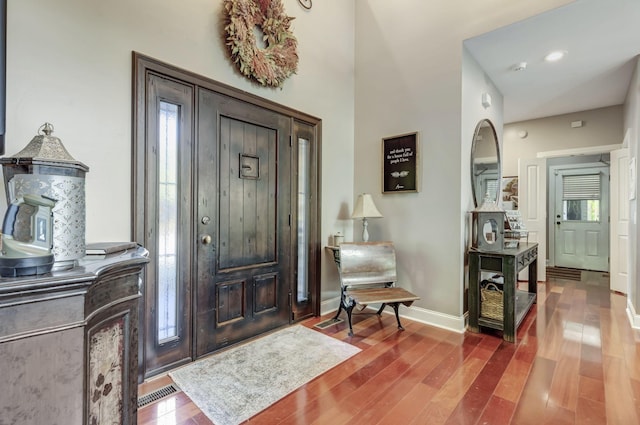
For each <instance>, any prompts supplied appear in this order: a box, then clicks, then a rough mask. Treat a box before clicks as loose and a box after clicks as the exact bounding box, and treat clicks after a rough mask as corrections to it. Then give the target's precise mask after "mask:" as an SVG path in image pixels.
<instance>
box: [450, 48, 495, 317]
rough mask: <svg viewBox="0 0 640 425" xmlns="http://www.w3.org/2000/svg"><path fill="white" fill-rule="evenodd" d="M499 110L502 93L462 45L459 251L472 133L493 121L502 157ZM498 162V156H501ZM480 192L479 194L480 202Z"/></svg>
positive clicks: (469, 198) (467, 227)
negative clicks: (488, 101)
mask: <svg viewBox="0 0 640 425" xmlns="http://www.w3.org/2000/svg"><path fill="white" fill-rule="evenodd" d="M483 93H487V94H489V96H490V97H491V106H490V107H488V108H486V107H484V106H483V105H482V95H483ZM503 110H504V102H503V97H502V93H500V91H499V90H498V89H497V88H496V86H495V84H494V83H493V81H491V79H490V78H489V76H488V75H487V74H486V73H485V72H484V70H483V69H482V68H481V67H480V65H479V64H478V62H476V60H475V59H474V58H473V56H471V54H470V53H469V52H468V50H467V49H466V48H464V49H463V52H462V114H461V122H462V126H461V133H462V135H461V142H460V143H461V147H462V149H461V155H460V178H461V181H460V186H461V197H460V200H461V205H460V208H461V211H462V212H463V214H461V217H460V220H461V222H460V226H461V228H462V229H464V230H463V234H462V245H461V246H460V252H463V253H464V252H465V251H466V250H467V248H468V247H469V246H470V245H471V244H470V241H469V238H470V237H471V214H469V211H472V210H473V209H474V208H475V204H474V202H473V190H472V187H471V148H472V144H473V143H472V142H473V136H474V134H475V129H476V125H477V124H478V122H479V121H481V120H483V119H488V120H490V121H491V122H492V123H493V126H494V127H495V129H496V134H497V136H498V152H499V155H500V157H502V144H503V136H502V127H503ZM501 161H502V159H501ZM483 197H484V194H481V195H480V198H481V202H482V198H483ZM463 264H464V267H462V268H461V269H460V271H461V273H462V279H463V281H464V282H465V283H464V286H463V287H462V288H468V286H469V270H468V269H469V267H468V258H467V256H466V255H465V256H464V261H463ZM463 295H466V292H465V291H464V289H462V292H461V296H460V301H461V303H462V304H461V306H460V307H461V310H460V311H462V312H464V311H465V310H464V307H466V303H465V302H464V301H465V300H466V296H463Z"/></svg>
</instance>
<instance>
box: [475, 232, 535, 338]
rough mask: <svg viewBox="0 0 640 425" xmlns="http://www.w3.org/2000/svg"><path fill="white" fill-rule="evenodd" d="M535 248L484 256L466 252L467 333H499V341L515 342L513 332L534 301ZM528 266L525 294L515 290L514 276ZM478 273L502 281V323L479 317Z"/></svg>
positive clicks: (531, 245) (527, 246)
mask: <svg viewBox="0 0 640 425" xmlns="http://www.w3.org/2000/svg"><path fill="white" fill-rule="evenodd" d="M537 263H538V244H537V243H520V244H519V247H518V248H509V249H503V250H502V251H495V252H488V251H479V250H473V249H472V250H470V251H469V330H470V331H472V332H480V330H481V328H482V327H485V328H491V329H498V330H501V331H502V334H503V338H504V339H505V340H506V341H509V342H516V331H517V329H518V326H519V325H520V323H521V322H522V320H523V319H524V317H525V315H526V314H527V312H528V311H529V309H530V308H531V306H532V305H533V304H534V303H535V301H536V294H537V278H538V274H537ZM527 266H529V282H528V290H526V291H524V290H520V289H518V273H519V272H520V271H521V270H522V269H524V268H525V267H527ZM482 272H489V273H495V274H500V275H501V276H502V277H503V278H504V286H503V290H504V292H503V319H502V320H497V319H493V318H488V317H483V316H482V314H481V303H482V299H481V296H480V281H481V275H482Z"/></svg>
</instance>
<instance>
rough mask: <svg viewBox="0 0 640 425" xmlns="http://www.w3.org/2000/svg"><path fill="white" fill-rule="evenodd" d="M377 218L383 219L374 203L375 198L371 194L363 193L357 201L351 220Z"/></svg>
mask: <svg viewBox="0 0 640 425" xmlns="http://www.w3.org/2000/svg"><path fill="white" fill-rule="evenodd" d="M365 217H368V218H376V217H382V214H381V213H380V211H378V208H376V204H374V203H373V198H372V197H371V195H370V194H369V193H363V194H362V195H358V200H357V201H356V206H355V208H354V209H353V214H351V218H365Z"/></svg>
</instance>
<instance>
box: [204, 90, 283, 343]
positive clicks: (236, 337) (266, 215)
mask: <svg viewBox="0 0 640 425" xmlns="http://www.w3.org/2000/svg"><path fill="white" fill-rule="evenodd" d="M198 105H199V107H198V119H197V122H198V127H197V137H198V155H197V158H198V159H197V169H198V171H197V197H198V198H197V212H196V216H197V217H196V219H197V232H196V233H197V235H198V240H199V244H198V248H197V297H196V298H197V306H196V329H197V333H196V340H197V356H201V355H204V354H206V353H209V352H211V351H213V350H216V349H218V348H220V347H223V346H225V345H228V344H231V343H234V342H237V341H240V340H243V339H246V338H248V337H251V336H254V335H257V334H260V333H262V332H265V331H267V330H270V329H273V328H276V327H279V326H282V325H284V324H287V323H288V322H289V320H290V317H291V313H290V312H291V306H290V299H289V297H290V287H291V279H292V277H293V272H292V269H291V267H292V261H291V223H290V220H291V190H290V189H291V147H290V138H291V120H290V119H289V118H288V117H286V116H284V115H281V114H278V113H276V112H273V111H270V110H267V109H264V108H260V107H257V106H254V105H249V104H247V103H245V102H242V101H239V100H236V99H233V98H230V97H227V96H225V95H222V94H218V93H215V92H213V91H209V90H206V89H200V90H199V91H198Z"/></svg>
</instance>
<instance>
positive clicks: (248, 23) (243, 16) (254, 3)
mask: <svg viewBox="0 0 640 425" xmlns="http://www.w3.org/2000/svg"><path fill="white" fill-rule="evenodd" d="M224 7H225V9H226V11H227V22H226V26H225V28H224V29H225V32H226V35H227V43H226V44H227V46H228V47H229V51H230V53H231V60H232V61H233V62H235V64H236V65H237V67H238V69H239V70H240V72H241V73H242V74H243V75H245V76H246V77H248V78H250V79H254V80H255V81H257V82H258V83H260V84H262V85H263V86H272V87H280V86H281V85H282V83H283V82H284V80H285V79H287V78H288V77H289V76H290V75H291V74H293V73H295V72H296V71H297V68H298V54H297V53H296V49H297V46H298V41H297V40H296V38H295V37H294V35H293V33H292V32H291V30H290V26H291V21H292V20H293V19H294V18H292V17H289V16H287V15H286V14H285V13H284V6H283V5H282V1H281V0H225V1H224ZM256 26H257V27H258V28H260V29H261V30H262V33H263V34H264V37H263V39H264V42H265V44H266V47H265V48H261V47H259V46H258V44H257V42H256V37H255V34H254V32H253V31H254V28H255V27H256Z"/></svg>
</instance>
